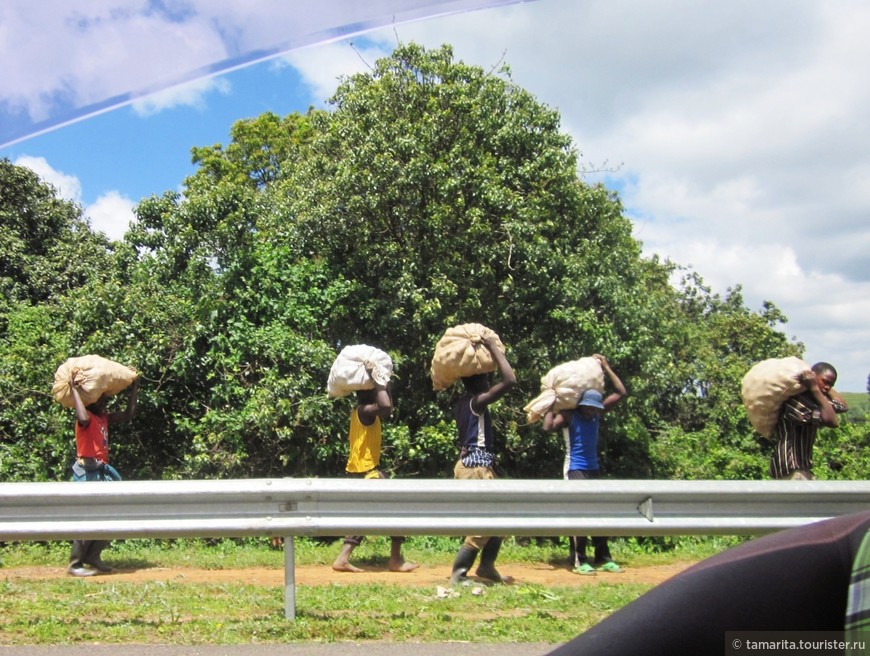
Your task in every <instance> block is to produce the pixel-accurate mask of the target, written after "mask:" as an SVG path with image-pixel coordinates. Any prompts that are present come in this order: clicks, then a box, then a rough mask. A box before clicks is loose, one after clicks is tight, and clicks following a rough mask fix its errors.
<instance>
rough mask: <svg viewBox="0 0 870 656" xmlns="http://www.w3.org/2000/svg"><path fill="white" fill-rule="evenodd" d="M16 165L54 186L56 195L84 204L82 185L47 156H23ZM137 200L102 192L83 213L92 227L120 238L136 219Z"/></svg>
mask: <svg viewBox="0 0 870 656" xmlns="http://www.w3.org/2000/svg"><path fill="white" fill-rule="evenodd" d="M14 164H16V165H17V166H24V167H27V168H29V169H30V170H31V171H33V172H34V173H36V174H37V175H38V176H39V177H40V179H41V180H42V181H43V182H46V183H48V184H50V185H52V186H53V187H54V188H55V189H56V190H57V195H58V196H59V197H60V198H63V199H64V200H68V201H71V202H73V203H76V204H77V205H80V206H81V205H82V185H81V182H80V181H79V179H78V178H77V177H76V176H74V175H69V174H67V173H64V172H62V171H58V170H56V169H55V168H54V167H52V166H51V164H49V163H48V161H47V160H46V159H45V158H44V157H31V156H29V155H22V156H21V157H18V158H17V159H16V160H15V162H14ZM135 205H136V204H135V203H134V202H133V201H132V200H130V199H129V198H126V197H124V196H123V195H121V194H120V193H119V192H117V191H108V192H106V193H104V194H102V195H101V196H100V197H99V198H97V200H96V201H95V202H94V203H93V204H92V205H88V206H87V207H85V208H84V210H83V214H84V216H85V218H87V219H88V221H89V223H90V226H91V228H92V229H93V230H96V231H100V232H103V233H105V234H106V236H107V237H109V239H115V240H117V239H121V238H123V236H124V233H125V232H126V231H127V228H128V227H129V224H130V222H131V221H133V220H134V219H135V215H134V214H133V208H134V207H135Z"/></svg>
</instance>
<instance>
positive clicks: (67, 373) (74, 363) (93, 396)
mask: <svg viewBox="0 0 870 656" xmlns="http://www.w3.org/2000/svg"><path fill="white" fill-rule="evenodd" d="M73 374H75V376H76V379H77V380H78V381H79V382H80V385H79V387H78V390H79V396H80V397H81V399H82V403H84V404H85V406H89V405H90V404H91V403H94V402H96V401H98V400H99V399H100V397H101V396H102V395H103V394H108V395H109V396H114V395H115V394H117V393H118V392H121V391H122V390H124V389H126V388H127V387H129V386H130V385H131V384H132V383H133V381H134V380H136V378H137V377H138V376H139V374H138V373H136V370H135V369H131V368H130V367H125V366H124V365H122V364H118V363H117V362H115V361H113V360H108V359H106V358H104V357H102V356H99V355H83V356H81V357H77V358H69V359H68V360H67V361H66V362H64V363H63V364H62V365H60V366H59V367H58V368H57V371H56V372H55V374H54V385H53V386H52V388H51V392H52V394H54V399H55V401H57V402H58V403H60V404H61V405H64V406H66V407H67V408H73V407H75V402H74V401H73V396H72V391H70V379H71V378H72V376H73Z"/></svg>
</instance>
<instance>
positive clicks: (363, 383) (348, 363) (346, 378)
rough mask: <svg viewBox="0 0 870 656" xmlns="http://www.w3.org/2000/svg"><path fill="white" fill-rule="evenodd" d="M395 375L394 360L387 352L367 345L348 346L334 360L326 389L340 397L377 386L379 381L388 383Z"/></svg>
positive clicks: (383, 383) (331, 395)
mask: <svg viewBox="0 0 870 656" xmlns="http://www.w3.org/2000/svg"><path fill="white" fill-rule="evenodd" d="M367 363H368V364H369V365H370V366H371V370H372V373H371V375H369V372H368V370H367V369H366V364H367ZM392 375H393V360H392V358H390V356H389V355H388V354H387V353H385V352H384V351H381V350H380V349H377V348H375V347H374V346H368V345H366V344H355V345H353V346H345V347H344V348H343V349H341V353H339V354H338V357H336V358H335V362H333V363H332V368H331V369H330V370H329V379H328V380H327V382H326V390H327V392H328V394H329V396H330V397H332V398H338V397H341V396H346V395H348V394H350V393H351V392H355V391H357V390H364V389H374V387H375V382H376V381H377V382H378V383H379V384H381V385H386V384H387V383H388V382H389V381H390V377H391V376H392Z"/></svg>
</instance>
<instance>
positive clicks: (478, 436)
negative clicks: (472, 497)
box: [453, 394, 495, 467]
mask: <svg viewBox="0 0 870 656" xmlns="http://www.w3.org/2000/svg"><path fill="white" fill-rule="evenodd" d="M473 401H474V395H473V394H463V395H462V396H461V397H460V398H459V400H458V401H457V402H456V406H455V407H454V409H453V414H454V417H455V419H456V429H457V433H458V435H457V438H458V442H459V457H460V459H461V460H462V464H463V465H465V466H466V467H492V466H493V464H494V463H495V454H494V452H493V433H492V415H490V413H489V408H485V409H484V410H483V412H481V413H480V414H477V413H476V412H475V411H474V408H473V407H472V402H473Z"/></svg>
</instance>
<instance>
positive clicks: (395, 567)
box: [390, 560, 420, 572]
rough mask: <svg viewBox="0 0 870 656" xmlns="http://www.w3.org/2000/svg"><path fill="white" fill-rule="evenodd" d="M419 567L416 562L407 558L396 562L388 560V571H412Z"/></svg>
mask: <svg viewBox="0 0 870 656" xmlns="http://www.w3.org/2000/svg"><path fill="white" fill-rule="evenodd" d="M418 567H420V565H419V564H417V563H409V562H408V561H407V560H402V561H399V562H397V563H394V562H393V561H390V571H391V572H413V571H414V570H415V569H417V568H418Z"/></svg>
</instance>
